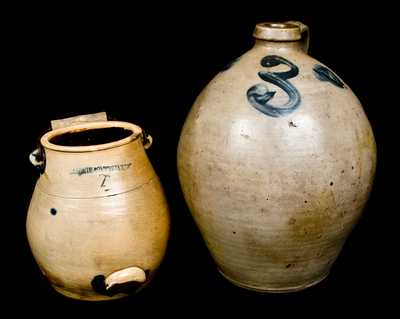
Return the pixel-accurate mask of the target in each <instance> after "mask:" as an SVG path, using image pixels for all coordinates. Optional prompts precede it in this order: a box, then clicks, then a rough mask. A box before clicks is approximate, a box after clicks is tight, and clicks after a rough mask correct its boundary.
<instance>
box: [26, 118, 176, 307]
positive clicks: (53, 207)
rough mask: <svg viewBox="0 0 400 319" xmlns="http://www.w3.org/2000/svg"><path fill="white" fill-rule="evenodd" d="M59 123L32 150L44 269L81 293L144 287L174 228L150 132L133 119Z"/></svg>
mask: <svg viewBox="0 0 400 319" xmlns="http://www.w3.org/2000/svg"><path fill="white" fill-rule="evenodd" d="M88 118H89V119H90V120H91V121H90V122H86V123H85V121H86V120H87V119H88ZM79 122H80V124H77V123H79ZM71 125H72V126H71ZM52 127H53V128H55V127H58V128H56V129H53V130H52V131H50V132H48V133H46V134H44V135H43V136H42V137H41V140H40V143H41V147H40V148H39V149H38V150H36V151H34V152H33V153H32V154H31V156H30V158H31V161H32V163H33V164H34V165H35V166H37V167H38V168H39V169H40V170H41V172H42V173H41V175H40V178H39V179H38V181H37V184H36V187H35V190H34V193H33V196H32V199H31V203H30V206H29V211H28V216H27V223H26V227H27V236H28V240H29V244H30V247H31V250H32V253H33V256H34V257H35V259H36V261H37V263H38V265H39V267H40V269H41V271H42V272H43V274H44V275H45V276H46V277H47V278H48V280H49V281H50V283H51V284H52V286H53V287H54V288H55V290H56V291H58V292H60V293H61V294H63V295H65V296H68V297H72V298H76V299H84V300H107V299H114V298H120V297H123V296H125V295H126V294H127V293H130V292H134V291H136V290H137V289H140V288H142V287H144V286H145V285H146V284H147V283H148V282H149V281H150V280H151V279H152V277H153V276H154V274H155V272H156V270H157V268H158V267H159V265H160V263H161V261H162V259H163V256H164V254H165V251H166V247H167V240H168V236H169V211H168V207H167V202H166V199H165V197H164V193H163V190H162V187H161V184H160V181H159V179H158V177H157V175H156V173H155V172H154V169H153V167H152V165H151V163H150V162H149V159H148V157H147V155H146V152H145V149H147V148H148V147H150V145H151V142H152V139H151V137H150V136H146V135H145V134H144V133H143V132H142V130H141V128H140V127H138V126H136V125H134V124H131V123H126V122H117V121H94V119H92V118H91V117H83V121H82V117H79V118H75V121H72V120H71V119H67V120H66V121H65V120H64V121H61V122H59V121H53V122H52Z"/></svg>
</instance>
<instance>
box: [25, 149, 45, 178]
mask: <svg viewBox="0 0 400 319" xmlns="http://www.w3.org/2000/svg"><path fill="white" fill-rule="evenodd" d="M29 160H30V162H31V163H32V165H33V166H35V168H36V169H37V170H38V171H39V172H40V174H43V173H44V169H45V167H46V157H45V154H44V151H43V149H42V148H41V147H39V148H37V149H35V150H34V151H32V152H31V153H30V154H29Z"/></svg>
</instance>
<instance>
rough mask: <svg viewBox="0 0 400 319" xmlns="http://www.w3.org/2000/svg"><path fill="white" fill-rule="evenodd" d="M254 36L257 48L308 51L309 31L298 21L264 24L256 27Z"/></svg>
mask: <svg viewBox="0 0 400 319" xmlns="http://www.w3.org/2000/svg"><path fill="white" fill-rule="evenodd" d="M253 36H254V38H255V39H256V42H255V46H258V47H260V46H261V47H266V48H271V49H279V50H300V51H303V52H304V53H307V51H308V45H309V30H308V27H307V26H306V25H304V24H303V23H301V22H298V21H288V22H283V23H271V22H264V23H259V24H257V25H256V27H255V29H254V32H253Z"/></svg>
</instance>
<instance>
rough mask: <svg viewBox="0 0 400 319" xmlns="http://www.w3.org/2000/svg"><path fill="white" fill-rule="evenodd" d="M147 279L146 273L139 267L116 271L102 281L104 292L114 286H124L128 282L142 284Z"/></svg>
mask: <svg viewBox="0 0 400 319" xmlns="http://www.w3.org/2000/svg"><path fill="white" fill-rule="evenodd" d="M146 279H147V276H146V273H145V271H144V270H143V269H141V268H139V267H129V268H125V269H122V270H118V271H116V272H113V273H112V274H110V275H108V276H107V277H106V279H105V280H104V283H105V286H106V290H109V289H110V288H112V287H113V286H115V285H119V284H126V283H129V282H137V283H144V282H145V281H146Z"/></svg>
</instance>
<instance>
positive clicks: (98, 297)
mask: <svg viewBox="0 0 400 319" xmlns="http://www.w3.org/2000/svg"><path fill="white" fill-rule="evenodd" d="M53 288H54V290H55V291H57V292H58V293H60V294H61V295H63V296H65V297H68V298H72V299H77V300H84V301H106V300H113V299H120V298H124V297H126V296H127V295H124V294H118V295H115V296H102V295H91V296H89V295H85V296H84V295H80V294H76V293H73V292H70V291H67V290H65V289H62V288H60V287H56V286H53Z"/></svg>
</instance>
